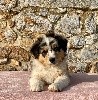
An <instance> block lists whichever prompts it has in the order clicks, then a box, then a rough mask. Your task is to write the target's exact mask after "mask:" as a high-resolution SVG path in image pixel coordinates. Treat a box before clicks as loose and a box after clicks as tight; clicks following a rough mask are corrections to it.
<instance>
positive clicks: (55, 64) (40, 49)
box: [29, 32, 70, 91]
mask: <svg viewBox="0 0 98 100" xmlns="http://www.w3.org/2000/svg"><path fill="white" fill-rule="evenodd" d="M31 52H32V54H33V55H34V57H35V59H34V61H33V68H32V73H31V77H30V80H29V82H30V90H32V91H42V90H44V85H45V84H48V85H49V87H48V90H50V91H62V90H63V89H64V88H65V87H67V86H68V84H69V82H70V79H69V76H68V71H67V40H66V39H65V38H63V37H62V36H60V35H56V34H54V33H53V32H49V33H48V34H46V35H42V36H40V37H39V38H38V39H37V41H36V42H35V43H34V44H33V46H32V48H31Z"/></svg>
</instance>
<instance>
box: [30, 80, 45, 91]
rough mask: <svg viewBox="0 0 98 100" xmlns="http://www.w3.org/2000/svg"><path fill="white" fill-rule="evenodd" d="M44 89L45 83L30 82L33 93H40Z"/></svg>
mask: <svg viewBox="0 0 98 100" xmlns="http://www.w3.org/2000/svg"><path fill="white" fill-rule="evenodd" d="M43 89H44V83H43V82H42V81H39V80H36V81H34V80H30V90H31V91H33V92H40V91H42V90H43Z"/></svg>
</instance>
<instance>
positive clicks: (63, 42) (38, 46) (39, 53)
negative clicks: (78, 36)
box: [31, 31, 67, 65]
mask: <svg viewBox="0 0 98 100" xmlns="http://www.w3.org/2000/svg"><path fill="white" fill-rule="evenodd" d="M66 51H67V39H65V38H64V37H63V36H60V35H57V34H54V33H53V32H52V31H49V32H48V33H47V34H46V35H42V36H41V37H39V38H38V39H37V41H36V42H35V43H34V44H33V46H32V48H31V53H33V55H34V57H35V59H38V60H39V61H40V62H41V63H43V64H46V65H47V64H57V63H59V62H61V61H62V60H63V59H64V57H65V54H66Z"/></svg>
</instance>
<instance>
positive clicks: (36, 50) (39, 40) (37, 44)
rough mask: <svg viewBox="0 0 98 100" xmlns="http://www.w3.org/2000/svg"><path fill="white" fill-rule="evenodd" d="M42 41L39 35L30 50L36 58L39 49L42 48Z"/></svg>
mask: <svg viewBox="0 0 98 100" xmlns="http://www.w3.org/2000/svg"><path fill="white" fill-rule="evenodd" d="M41 41H42V37H39V38H38V39H37V40H36V41H35V43H34V44H33V45H32V47H31V50H30V52H31V53H32V54H33V55H34V57H35V59H36V58H38V56H39V49H40V46H39V45H40V43H41Z"/></svg>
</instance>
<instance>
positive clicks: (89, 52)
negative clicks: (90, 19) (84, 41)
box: [81, 45, 98, 62]
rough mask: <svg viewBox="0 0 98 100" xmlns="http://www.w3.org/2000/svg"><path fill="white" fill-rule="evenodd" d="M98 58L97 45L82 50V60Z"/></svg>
mask: <svg viewBox="0 0 98 100" xmlns="http://www.w3.org/2000/svg"><path fill="white" fill-rule="evenodd" d="M96 59H98V50H97V47H96V46H94V45H92V46H87V47H84V48H83V49H82V50H81V61H82V62H91V61H92V60H96Z"/></svg>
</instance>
